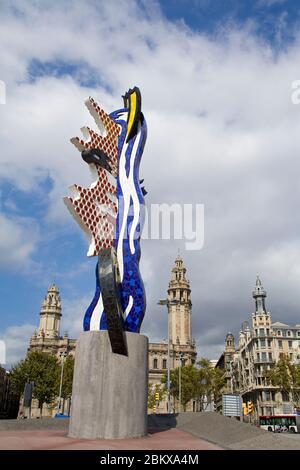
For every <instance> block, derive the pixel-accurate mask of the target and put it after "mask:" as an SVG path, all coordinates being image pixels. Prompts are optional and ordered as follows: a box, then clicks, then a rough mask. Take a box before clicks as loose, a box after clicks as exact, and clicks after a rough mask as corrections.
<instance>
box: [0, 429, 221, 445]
mask: <svg viewBox="0 0 300 470" xmlns="http://www.w3.org/2000/svg"><path fill="white" fill-rule="evenodd" d="M166 449H168V450H180V449H182V450H222V449H221V447H218V446H217V445H215V444H211V443H210V442H207V441H204V440H203V439H198V438H197V437H194V436H192V435H191V434H188V433H187V432H183V431H180V430H179V429H168V430H166V431H161V432H155V433H153V434H151V433H150V434H149V435H148V436H147V437H141V438H138V439H107V440H90V439H71V438H69V437H67V434H66V431H64V430H63V431H45V430H38V431H37V430H35V431H0V450H166Z"/></svg>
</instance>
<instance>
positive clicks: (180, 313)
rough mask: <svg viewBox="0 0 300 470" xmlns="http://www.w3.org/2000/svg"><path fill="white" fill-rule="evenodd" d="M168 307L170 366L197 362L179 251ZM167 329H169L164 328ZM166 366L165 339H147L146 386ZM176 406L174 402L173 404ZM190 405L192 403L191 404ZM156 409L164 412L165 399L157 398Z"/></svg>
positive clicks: (158, 379) (156, 381)
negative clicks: (158, 400) (159, 340)
mask: <svg viewBox="0 0 300 470" xmlns="http://www.w3.org/2000/svg"><path fill="white" fill-rule="evenodd" d="M164 303H165V304H166V307H167V315H168V326H167V328H168V329H169V342H170V347H169V350H170V369H174V368H177V367H179V366H180V361H181V364H182V365H188V364H194V363H195V362H196V356H197V352H196V345H195V341H194V340H193V339H192V318H191V316H192V302H191V289H190V284H189V281H188V280H187V278H186V268H185V266H184V264H183V260H182V258H181V257H180V256H179V255H178V256H177V258H176V260H175V266H174V267H173V269H172V271H171V280H170V282H169V288H168V296H167V299H166V301H164ZM166 333H168V332H166ZM167 367H168V340H164V341H161V342H160V343H149V386H150V387H151V386H155V385H159V384H161V379H162V377H163V376H164V375H165V374H166V373H167ZM174 407H175V408H176V404H174V405H173V408H174ZM190 408H191V409H193V404H191V405H190ZM157 412H159V413H166V412H167V399H166V397H164V399H163V400H161V401H160V402H159V406H158V408H157Z"/></svg>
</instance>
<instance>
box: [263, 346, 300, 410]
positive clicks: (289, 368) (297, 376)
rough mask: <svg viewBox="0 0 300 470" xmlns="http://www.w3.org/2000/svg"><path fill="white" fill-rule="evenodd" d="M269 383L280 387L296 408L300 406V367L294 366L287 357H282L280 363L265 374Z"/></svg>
mask: <svg viewBox="0 0 300 470" xmlns="http://www.w3.org/2000/svg"><path fill="white" fill-rule="evenodd" d="M265 377H266V379H267V382H268V383H269V384H271V385H273V386H274V387H278V388H279V390H280V391H281V392H284V393H285V394H287V395H288V396H289V397H291V400H292V402H293V405H294V406H296V407H299V406H300V365H299V364H293V363H292V362H291V360H290V358H289V357H288V356H287V355H284V356H282V357H281V358H280V359H279V361H278V362H277V363H276V364H275V365H274V366H273V367H272V368H271V369H270V370H268V371H266V373H265Z"/></svg>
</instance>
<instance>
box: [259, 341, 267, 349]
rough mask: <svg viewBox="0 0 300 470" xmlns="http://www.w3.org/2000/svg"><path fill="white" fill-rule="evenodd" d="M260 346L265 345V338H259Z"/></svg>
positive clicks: (263, 346)
mask: <svg viewBox="0 0 300 470" xmlns="http://www.w3.org/2000/svg"><path fill="white" fill-rule="evenodd" d="M260 347H261V348H265V347H266V340H265V339H261V340H260Z"/></svg>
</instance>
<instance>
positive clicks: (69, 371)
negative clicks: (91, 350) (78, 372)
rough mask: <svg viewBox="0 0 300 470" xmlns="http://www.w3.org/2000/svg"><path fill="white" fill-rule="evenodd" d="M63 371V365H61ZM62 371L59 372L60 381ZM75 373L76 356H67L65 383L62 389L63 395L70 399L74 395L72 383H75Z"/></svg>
mask: <svg viewBox="0 0 300 470" xmlns="http://www.w3.org/2000/svg"><path fill="white" fill-rule="evenodd" d="M60 373H61V366H60ZM60 373H59V383H60ZM73 375H74V357H73V356H67V358H66V360H65V363H64V375H63V383H62V389H61V397H62V398H63V399H65V400H66V399H68V398H70V397H71V395H72V385H73Z"/></svg>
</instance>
